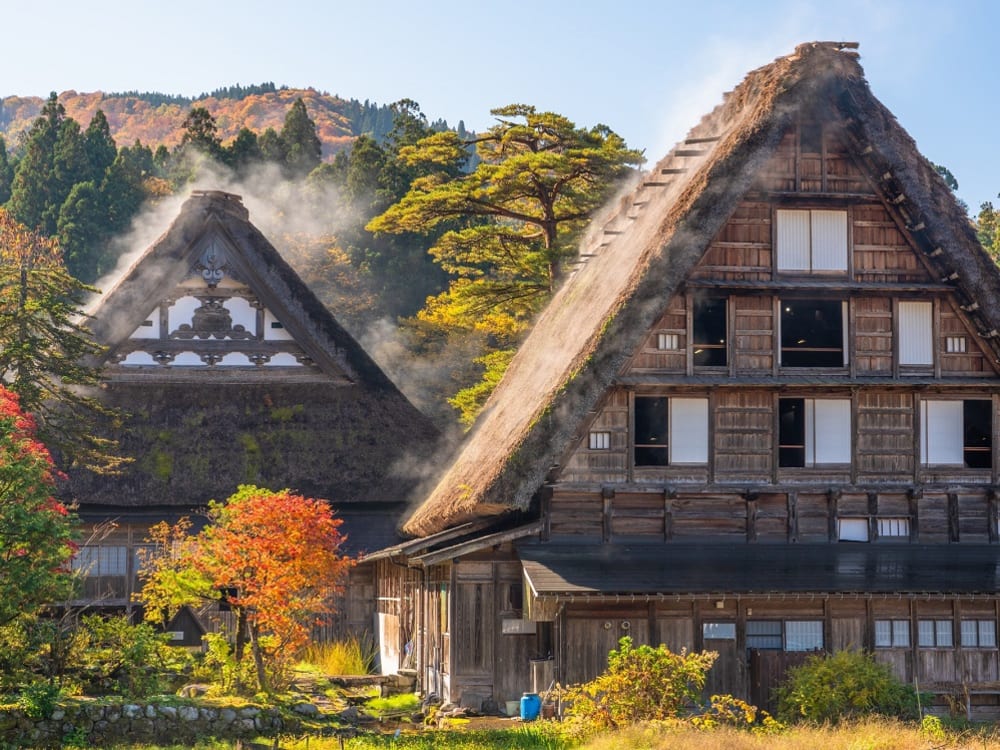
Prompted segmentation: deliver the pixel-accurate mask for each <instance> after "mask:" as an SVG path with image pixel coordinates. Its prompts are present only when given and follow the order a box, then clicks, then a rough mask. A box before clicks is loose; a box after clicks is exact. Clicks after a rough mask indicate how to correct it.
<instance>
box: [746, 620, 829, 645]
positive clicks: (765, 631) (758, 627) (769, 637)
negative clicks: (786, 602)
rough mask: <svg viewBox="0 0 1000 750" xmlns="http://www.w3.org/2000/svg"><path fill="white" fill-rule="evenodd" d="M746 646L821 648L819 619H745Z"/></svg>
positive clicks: (821, 627) (821, 632)
mask: <svg viewBox="0 0 1000 750" xmlns="http://www.w3.org/2000/svg"><path fill="white" fill-rule="evenodd" d="M747 648H748V649H749V648H754V649H765V650H772V651H779V650H782V649H783V650H785V651H816V650H819V649H821V648H823V623H822V622H821V621H819V620H785V621H784V622H782V621H781V620H747Z"/></svg>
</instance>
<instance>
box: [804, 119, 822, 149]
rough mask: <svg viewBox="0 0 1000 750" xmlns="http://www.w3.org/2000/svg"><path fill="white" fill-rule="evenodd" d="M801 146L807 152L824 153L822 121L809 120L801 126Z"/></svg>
mask: <svg viewBox="0 0 1000 750" xmlns="http://www.w3.org/2000/svg"><path fill="white" fill-rule="evenodd" d="M799 148H801V149H802V153H805V154H821V153H823V126H822V125H821V124H820V123H818V122H807V123H802V124H801V125H800V126H799Z"/></svg>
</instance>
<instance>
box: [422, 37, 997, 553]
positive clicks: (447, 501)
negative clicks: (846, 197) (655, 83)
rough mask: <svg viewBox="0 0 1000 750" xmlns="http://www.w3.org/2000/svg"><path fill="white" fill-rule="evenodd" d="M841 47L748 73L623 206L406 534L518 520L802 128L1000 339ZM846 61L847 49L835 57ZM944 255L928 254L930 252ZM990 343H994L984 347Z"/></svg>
mask: <svg viewBox="0 0 1000 750" xmlns="http://www.w3.org/2000/svg"><path fill="white" fill-rule="evenodd" d="M855 46H856V45H851V44H836V43H822V42H815V43H810V44H803V45H800V46H799V47H797V48H796V50H795V52H794V53H793V54H792V55H789V56H787V57H782V58H779V59H777V60H775V61H774V62H773V63H771V64H769V65H766V66H764V67H762V68H759V69H758V70H755V71H753V72H751V73H750V74H749V75H748V76H747V77H746V79H745V80H744V81H743V82H742V83H741V84H740V85H739V86H738V87H737V88H736V89H735V90H734V91H732V92H730V93H729V94H728V95H726V97H725V98H724V101H723V103H722V104H721V105H720V106H719V107H717V108H716V109H715V110H714V111H713V112H711V113H710V114H709V115H707V116H706V117H705V118H704V119H703V120H702V121H701V122H700V123H699V124H698V125H697V126H696V127H695V128H694V129H693V130H692V131H691V132H690V134H689V135H688V138H687V139H686V140H685V141H684V142H683V143H681V144H678V146H677V147H676V148H675V149H674V150H673V151H672V152H671V153H670V154H668V155H667V157H666V158H665V159H664V160H663V161H661V162H660V163H659V164H658V165H657V166H656V167H655V168H654V169H653V170H652V172H651V174H650V176H649V177H648V178H647V181H646V182H645V183H643V184H642V185H640V187H639V188H637V189H636V191H635V192H634V193H633V194H632V195H631V196H628V197H626V198H625V199H623V200H622V201H621V203H620V205H619V215H618V216H617V217H616V218H615V219H613V220H612V222H611V226H610V227H608V229H611V230H613V232H608V233H607V235H606V237H607V238H608V239H602V237H601V233H600V232H599V231H598V232H597V233H596V237H595V238H594V239H593V241H592V243H591V244H590V245H589V246H585V247H584V248H583V249H582V257H586V258H589V259H588V260H587V262H586V263H584V264H583V265H582V267H580V268H579V270H578V271H577V272H576V273H575V274H574V276H573V277H572V278H570V279H568V280H567V281H566V283H565V284H564V285H563V286H562V288H561V289H560V290H559V291H558V292H557V293H556V295H555V297H554V298H553V300H552V301H551V303H550V304H549V305H548V307H547V308H546V309H545V311H544V312H543V313H542V314H541V315H540V316H539V319H538V321H537V322H536V324H535V327H534V328H533V330H532V332H531V334H530V335H529V336H528V338H527V340H526V341H525V342H524V344H523V345H522V347H521V349H520V350H519V351H518V354H517V356H516V357H515V358H514V360H513V362H512V363H511V366H510V368H509V369H508V371H507V373H506V375H505V377H504V378H503V380H502V381H501V383H500V385H499V386H498V387H497V389H496V391H495V392H494V393H493V396H492V397H491V399H490V400H489V402H488V403H487V404H486V407H485V409H484V411H483V414H482V415H481V416H480V418H479V421H478V424H477V426H476V428H475V431H474V432H473V434H472V435H471V436H470V438H469V439H468V440H467V441H466V443H465V444H464V446H463V448H462V449H461V450H460V452H459V454H458V455H457V457H456V458H455V460H454V462H453V463H452V464H451V465H450V467H449V468H448V470H447V472H446V473H445V474H444V475H443V476H442V477H441V479H440V481H439V482H438V484H437V486H436V487H435V488H434V490H433V491H432V492H431V493H430V495H429V496H428V497H427V499H426V500H425V502H424V503H423V504H422V505H420V506H419V507H418V508H417V509H416V511H415V512H414V513H413V514H412V516H411V517H410V518H409V519H408V520H407V521H406V523H405V525H404V527H403V530H404V532H406V533H408V534H411V535H425V534H430V533H433V532H435V531H438V530H440V529H442V528H444V527H446V526H448V525H450V524H455V523H459V522H461V521H463V520H467V519H469V518H470V517H476V516H488V515H493V514H498V513H503V512H506V511H508V510H510V509H512V508H522V509H523V508H526V507H527V506H528V504H529V502H530V500H531V498H532V496H533V495H534V493H535V492H536V491H537V490H538V488H539V487H540V486H541V485H542V484H543V483H544V481H545V479H546V475H547V474H548V473H549V471H550V469H551V468H552V467H553V466H554V465H555V464H557V463H558V461H559V460H560V457H561V454H562V452H563V451H564V450H565V448H566V446H567V445H568V444H569V441H570V440H571V439H572V437H573V435H574V432H575V431H576V430H577V429H578V427H579V425H580V424H581V423H582V421H583V420H584V419H585V418H586V416H587V414H588V412H589V411H591V410H593V409H594V408H595V406H596V404H597V402H598V400H599V398H600V397H601V394H602V393H603V392H604V391H605V389H606V388H607V387H608V386H609V385H610V384H611V383H612V382H613V381H614V378H615V376H616V375H617V374H618V373H619V371H620V370H621V368H622V366H623V365H624V363H625V362H626V360H627V358H628V357H629V355H630V354H631V353H632V352H633V351H635V348H636V347H637V346H638V345H639V343H640V341H641V338H642V337H643V336H645V335H646V333H647V331H648V330H649V328H650V327H651V326H652V325H653V324H654V323H655V321H656V320H657V319H658V317H659V316H660V315H661V314H662V312H663V310H664V309H665V308H666V304H667V301H668V300H669V298H670V296H671V295H672V294H674V293H675V292H676V291H677V290H678V288H679V286H680V285H681V283H682V282H683V281H684V279H685V278H686V277H687V275H688V274H689V273H690V271H691V270H692V268H693V267H694V265H695V264H696V263H697V262H698V260H699V259H700V258H701V257H702V255H703V253H704V252H705V250H706V248H707V247H708V245H709V243H710V241H711V240H712V238H713V237H714V236H715V234H716V233H717V232H718V231H719V229H720V228H721V227H722V226H723V224H724V223H725V222H726V220H727V219H728V217H729V216H730V215H731V213H732V212H733V210H734V209H735V208H736V206H737V204H738V202H739V201H740V200H741V198H742V197H743V196H744V195H745V194H746V193H747V192H748V190H749V189H750V188H751V187H752V186H753V184H754V180H755V178H756V176H757V174H758V173H759V171H760V170H761V168H762V167H763V166H764V165H765V164H766V163H767V161H768V159H769V158H770V157H771V156H772V155H773V154H774V152H775V150H776V148H777V146H778V144H779V142H780V140H781V138H782V135H783V134H784V133H785V132H786V130H787V129H788V127H789V126H790V125H791V124H792V123H794V122H795V119H796V118H797V117H798V116H799V115H800V114H808V115H812V116H818V117H821V118H822V119H824V120H826V121H828V122H829V121H832V122H838V123H839V124H840V125H841V126H842V128H843V131H844V133H845V135H846V136H847V137H848V138H850V139H851V140H852V141H853V143H852V144H851V145H852V146H853V147H854V148H855V149H856V152H857V157H858V160H859V162H860V163H861V164H862V165H863V168H864V169H866V170H867V171H868V173H869V175H870V178H871V181H872V183H873V184H874V185H877V186H878V189H879V190H880V191H881V192H882V194H883V195H884V196H886V198H887V199H888V200H891V201H892V203H893V204H894V206H896V207H897V210H898V211H899V212H900V214H901V215H902V216H903V217H904V219H906V220H907V221H908V222H909V224H910V233H911V235H912V236H913V237H914V239H915V240H916V241H917V243H918V244H919V245H920V247H921V249H922V250H923V251H924V252H925V253H927V254H928V255H929V256H930V257H931V262H932V263H933V264H934V265H935V267H936V268H938V269H940V270H941V278H942V279H945V278H952V277H953V274H954V273H956V272H957V274H958V277H957V279H954V278H953V280H954V281H955V283H956V293H957V294H958V295H959V297H960V298H964V299H966V300H977V301H978V302H979V306H980V311H979V313H980V315H981V317H980V318H979V320H978V321H977V324H978V325H980V327H981V328H982V330H983V331H984V332H989V331H990V330H991V329H993V328H1000V277H998V273H997V269H996V267H995V266H994V265H993V263H992V262H991V261H990V260H989V258H988V257H987V256H986V255H985V253H984V252H983V251H982V249H981V248H980V246H979V243H978V241H977V240H976V236H975V233H974V231H973V229H972V227H971V225H970V223H969V221H968V219H967V217H966V216H965V213H964V211H962V209H961V208H960V207H959V206H958V205H957V204H956V201H955V199H954V197H953V195H952V193H951V191H950V190H949V189H948V188H947V186H946V185H945V184H944V182H943V181H942V179H941V178H940V177H939V175H938V174H937V173H936V172H935V170H934V169H933V167H932V166H931V164H930V163H929V162H928V161H927V160H926V159H924V157H922V156H921V155H920V153H919V152H918V150H917V148H916V145H915V144H914V142H913V140H912V139H911V138H910V136H909V135H908V134H907V133H906V132H905V131H904V130H903V129H902V128H901V127H900V126H899V124H898V123H897V122H896V119H895V117H893V115H892V113H890V112H889V111H888V110H887V109H886V108H885V107H884V106H883V105H882V104H881V103H880V102H879V101H878V100H877V99H876V98H875V97H874V96H873V95H872V93H871V91H870V90H869V88H868V84H867V83H866V81H865V80H864V75H863V72H862V69H861V66H860V65H859V63H858V61H857V53H856V52H854V51H852V50H851V49H849V48H852V47H855ZM845 48H848V49H845ZM937 248H940V251H939V252H938V251H937ZM994 341H995V339H994Z"/></svg>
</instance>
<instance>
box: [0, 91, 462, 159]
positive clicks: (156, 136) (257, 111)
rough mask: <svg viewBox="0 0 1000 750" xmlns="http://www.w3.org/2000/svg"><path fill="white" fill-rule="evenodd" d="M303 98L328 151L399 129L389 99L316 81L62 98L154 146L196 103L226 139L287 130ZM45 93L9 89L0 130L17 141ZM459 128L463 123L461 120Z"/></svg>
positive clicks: (175, 134) (119, 139)
mask: <svg viewBox="0 0 1000 750" xmlns="http://www.w3.org/2000/svg"><path fill="white" fill-rule="evenodd" d="M297 99H302V100H303V102H305V105H306V110H307V111H308V113H309V117H310V118H311V119H312V120H313V122H314V123H315V124H316V134H317V135H318V136H319V139H320V144H321V145H322V153H323V157H324V159H329V158H330V157H331V156H332V155H333V154H334V153H336V152H337V151H340V150H342V149H343V148H345V147H347V146H349V145H350V144H351V142H352V141H353V139H354V138H355V137H356V136H359V135H361V134H362V133H367V134H369V135H370V136H372V137H373V138H374V139H375V140H376V141H379V142H381V141H383V140H384V139H385V137H386V136H387V135H388V134H389V132H390V131H391V130H392V122H393V114H392V110H391V107H390V105H388V104H376V103H374V102H369V101H368V100H367V99H366V100H365V101H363V102H362V101H359V100H357V99H342V98H340V97H339V96H337V95H331V94H327V93H324V92H321V91H317V90H316V89H312V88H308V89H293V88H288V87H276V86H275V85H274V84H273V83H265V84H260V85H255V86H240V85H236V86H228V87H225V88H220V89H216V90H215V91H212V92H210V93H205V94H201V95H200V96H198V97H184V96H174V95H169V94H161V93H157V92H137V91H126V92H123V93H109V94H106V93H103V92H101V91H95V92H93V93H78V92H76V91H64V92H63V93H61V94H59V103H60V104H62V106H63V107H64V108H65V110H66V116H67V117H69V118H71V119H73V120H76V121H77V122H80V123H88V122H90V121H91V119H92V118H93V116H94V113H95V112H97V110H101V111H102V112H104V116H105V117H106V118H107V120H108V126H109V128H110V130H111V136H112V137H113V138H114V140H115V142H116V143H117V144H118V145H119V146H129V145H131V144H133V143H135V141H136V140H139V141H142V143H144V144H147V145H152V146H153V148H155V147H156V146H158V145H161V144H162V145H164V146H166V147H167V148H173V147H174V146H177V145H179V144H180V142H181V138H182V136H183V134H184V120H185V118H186V117H187V115H188V112H189V111H190V110H191V109H192V108H193V107H201V108H204V109H206V110H208V112H209V113H210V114H211V115H212V117H214V118H215V122H216V125H217V127H218V137H219V138H220V139H221V141H222V142H223V143H227V142H229V141H231V140H232V139H233V138H235V137H236V135H237V134H238V132H239V130H240V129H241V128H244V127H245V128H249V129H250V130H252V131H254V132H256V133H258V134H260V133H263V132H264V131H265V130H267V128H274V129H275V130H280V129H281V126H282V123H283V122H284V119H285V115H286V113H287V112H288V108H289V107H290V106H291V105H292V103H293V102H295V101H296V100H297ZM45 101H46V100H45V98H44V97H38V96H7V97H5V98H3V99H0V136H2V137H3V138H4V140H6V142H7V144H8V147H14V146H16V144H17V143H18V142H19V140H20V138H21V137H22V134H25V133H27V131H28V129H29V128H30V127H31V124H32V123H33V122H34V121H35V119H36V118H37V117H38V116H39V115H40V114H41V112H42V108H43V107H44V106H45ZM431 127H432V128H433V129H444V128H447V127H448V125H447V123H445V122H443V121H437V122H433V123H431ZM459 129H460V130H462V129H463V128H462V126H461V124H459Z"/></svg>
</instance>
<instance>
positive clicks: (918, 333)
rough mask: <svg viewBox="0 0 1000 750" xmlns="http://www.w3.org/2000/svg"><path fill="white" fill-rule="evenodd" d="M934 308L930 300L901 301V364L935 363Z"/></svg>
mask: <svg viewBox="0 0 1000 750" xmlns="http://www.w3.org/2000/svg"><path fill="white" fill-rule="evenodd" d="M932 310H933V308H932V306H931V303H930V302H900V303H899V364H901V365H932V364H934V335H933V328H934V324H933V315H932Z"/></svg>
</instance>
